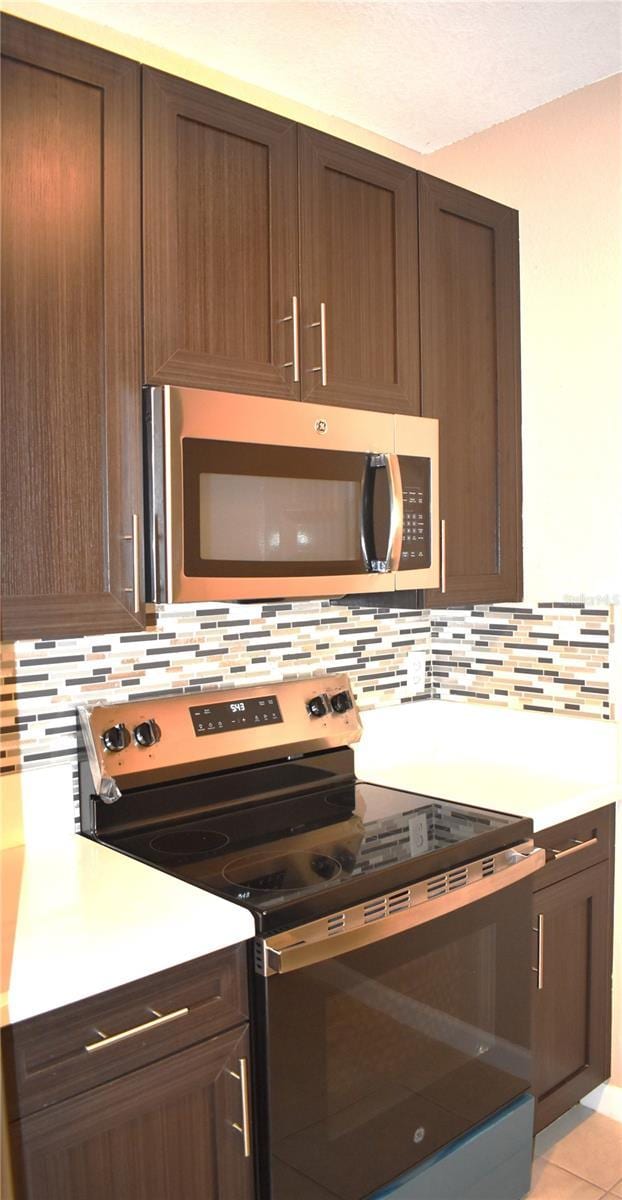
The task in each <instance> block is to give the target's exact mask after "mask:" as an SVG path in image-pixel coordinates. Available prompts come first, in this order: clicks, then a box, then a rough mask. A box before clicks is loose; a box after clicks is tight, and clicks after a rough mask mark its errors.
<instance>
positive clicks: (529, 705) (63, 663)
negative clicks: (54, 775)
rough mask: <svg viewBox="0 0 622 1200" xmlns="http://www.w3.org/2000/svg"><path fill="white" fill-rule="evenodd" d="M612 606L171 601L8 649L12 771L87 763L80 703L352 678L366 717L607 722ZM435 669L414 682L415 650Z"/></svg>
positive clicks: (5, 714) (1, 731)
mask: <svg viewBox="0 0 622 1200" xmlns="http://www.w3.org/2000/svg"><path fill="white" fill-rule="evenodd" d="M612 641H613V610H612V609H610V608H608V607H602V608H593V607H589V606H586V605H583V604H580V603H565V602H559V603H555V602H548V601H547V602H542V603H539V604H534V605H532V606H528V605H526V604H515V605H512V604H503V605H501V604H499V605H490V606H476V607H473V608H469V609H447V610H443V611H440V610H435V611H433V612H427V611H424V612H421V611H414V612H413V611H399V610H388V609H380V608H354V609H351V608H348V607H346V606H342V605H335V604H332V603H330V602H329V601H327V600H314V601H307V602H301V603H286V602H283V603H281V604H263V605H243V606H242V605H225V604H197V605H177V606H173V605H171V606H162V607H159V608H158V609H157V611H156V613H155V625H154V627H153V629H151V630H149V631H147V632H145V633H141V634H119V635H116V636H101V637H93V638H76V639H71V640H69V639H65V640H52V639H46V640H38V641H29V642H17V643H16V644H15V645H13V644H7V645H5V646H3V647H2V651H3V664H2V689H1V692H0V710H1V712H0V735H1V741H2V748H1V750H0V773H2V772H4V773H7V772H11V771H15V770H16V769H18V768H19V767H22V766H25V767H30V766H38V765H41V764H46V763H48V762H55V761H63V760H68V761H71V762H72V763H75V759H76V745H77V741H76V738H77V729H76V712H75V708H76V704H78V703H84V702H89V701H90V702H94V701H96V700H111V699H119V700H121V699H123V700H131V699H136V698H138V697H141V698H142V697H145V696H148V695H150V694H154V695H156V694H157V695H160V694H162V693H163V692H168V691H171V690H176V689H178V690H180V691H183V692H186V693H187V694H188V695H191V694H193V693H196V692H199V691H201V690H203V689H208V688H209V689H211V688H219V687H231V686H240V687H244V686H245V685H248V684H260V683H264V682H266V683H267V682H269V681H271V680H276V679H288V678H296V677H300V676H304V675H311V674H313V672H314V671H317V672H322V673H323V672H330V671H335V672H337V671H348V672H349V674H350V677H351V679H352V684H353V687H354V690H355V693H356V698H357V701H358V703H359V705H360V706H361V708H362V709H366V708H377V707H380V706H385V705H391V704H398V703H402V702H405V701H410V700H419V699H431V698H433V699H442V700H455V701H463V702H468V701H473V700H476V701H479V702H486V703H490V704H496V705H504V706H511V707H513V708H523V709H526V710H529V709H535V710H539V711H544V712H554V713H564V714H566V715H573V714H574V715H577V716H582V717H586V716H587V717H594V718H598V719H604V720H609V719H612V718H613V716H614V712H613V704H612V697H611V696H610V689H609V673H610V672H609V655H610V646H611V643H612ZM417 651H419V652H421V653H422V654H423V655H424V658H425V661H426V673H425V683H424V686H423V687H420V686H417V687H414V686H412V685H413V683H414V679H415V672H411V671H410V670H409V656H410V655H411V654H412V653H413V652H417Z"/></svg>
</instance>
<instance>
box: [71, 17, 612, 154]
mask: <svg viewBox="0 0 622 1200" xmlns="http://www.w3.org/2000/svg"><path fill="white" fill-rule="evenodd" d="M54 6H55V7H57V8H62V9H64V10H66V11H69V12H73V13H77V14H79V15H80V16H83V17H86V18H89V19H90V20H92V21H97V22H98V23H100V24H104V25H109V26H112V27H113V28H114V29H117V30H121V31H123V32H124V33H129V34H133V35H134V36H136V37H140V38H143V39H144V40H146V41H149V42H152V43H155V44H157V45H159V46H165V47H166V48H167V49H169V50H173V51H176V52H178V53H180V54H183V55H185V56H187V57H188V58H192V59H194V60H195V61H197V60H198V61H200V62H202V63H204V64H205V65H206V66H209V67H212V68H215V69H217V70H219V71H223V72H225V73H227V74H228V75H233V76H235V77H236V78H238V79H242V80H245V81H247V82H249V83H253V84H256V85H259V86H261V87H263V88H268V89H269V90H270V91H272V92H276V93H278V94H279V95H281V96H286V97H289V98H291V99H293V100H297V101H299V102H301V103H303V104H306V105H309V106H310V107H312V108H315V109H316V110H317V109H319V110H320V111H321V112H323V113H329V114H331V115H335V116H338V117H341V118H344V119H345V120H348V121H352V122H354V123H355V124H356V125H360V126H363V127H364V128H366V129H369V130H372V131H374V132H375V133H380V134H383V135H384V136H386V137H389V138H392V139H393V140H394V141H397V142H401V143H402V144H403V145H406V146H409V147H410V148H412V149H414V150H419V151H421V152H424V153H426V152H429V151H431V150H435V149H438V148H439V147H441V146H446V145H448V144H450V143H451V142H455V141H458V140H459V139H460V138H464V137H468V136H469V134H472V133H476V132H477V131H479V130H481V129H487V128H488V127H489V126H491V125H494V124H497V123H498V122H499V121H504V120H507V119H508V118H509V117H513V116H516V115H517V114H519V113H521V112H526V111H527V110H528V109H530V108H535V107H537V106H538V105H539V104H544V103H546V102H547V101H548V100H552V99H554V98H556V97H558V96H563V95H566V94H567V93H568V92H572V91H575V90H576V89H577V88H581V87H584V86H585V85H586V84H589V83H594V82H595V81H596V80H598V79H603V78H605V77H606V76H608V75H613V74H615V73H616V72H618V71H620V70H622V2H621V0H398V2H397V3H395V2H394V0H54Z"/></svg>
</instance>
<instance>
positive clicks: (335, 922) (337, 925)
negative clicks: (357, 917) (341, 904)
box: [326, 913, 346, 937]
mask: <svg viewBox="0 0 622 1200" xmlns="http://www.w3.org/2000/svg"><path fill="white" fill-rule="evenodd" d="M345 923H346V914H345V913H335V915H334V916H332V917H329V918H328V920H327V922H326V924H327V927H328V936H329V937H332V935H333V934H335V933H341V932H342V930H343V929H344V928H345Z"/></svg>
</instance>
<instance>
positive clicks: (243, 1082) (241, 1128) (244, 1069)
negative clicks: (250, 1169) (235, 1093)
mask: <svg viewBox="0 0 622 1200" xmlns="http://www.w3.org/2000/svg"><path fill="white" fill-rule="evenodd" d="M238 1062H239V1064H240V1069H239V1072H238V1071H231V1070H229V1068H228V1067H227V1073H228V1074H229V1075H230V1076H231V1078H232V1079H237V1080H239V1084H240V1093H241V1096H242V1124H241V1125H240V1124H238V1122H237V1121H232V1122H231V1128H232V1129H235V1131H236V1133H241V1134H242V1140H243V1143H244V1157H245V1158H250V1156H251V1125H250V1113H249V1103H248V1063H247V1061H246V1059H245V1058H239V1059H238Z"/></svg>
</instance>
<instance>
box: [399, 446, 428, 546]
mask: <svg viewBox="0 0 622 1200" xmlns="http://www.w3.org/2000/svg"><path fill="white" fill-rule="evenodd" d="M400 472H401V475H402V492H403V506H404V532H403V536H402V551H401V554H400V569H401V570H409V569H410V570H412V569H413V568H417V567H429V566H430V564H431V561H432V560H431V538H430V460H429V458H407V457H405V456H402V455H400Z"/></svg>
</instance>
